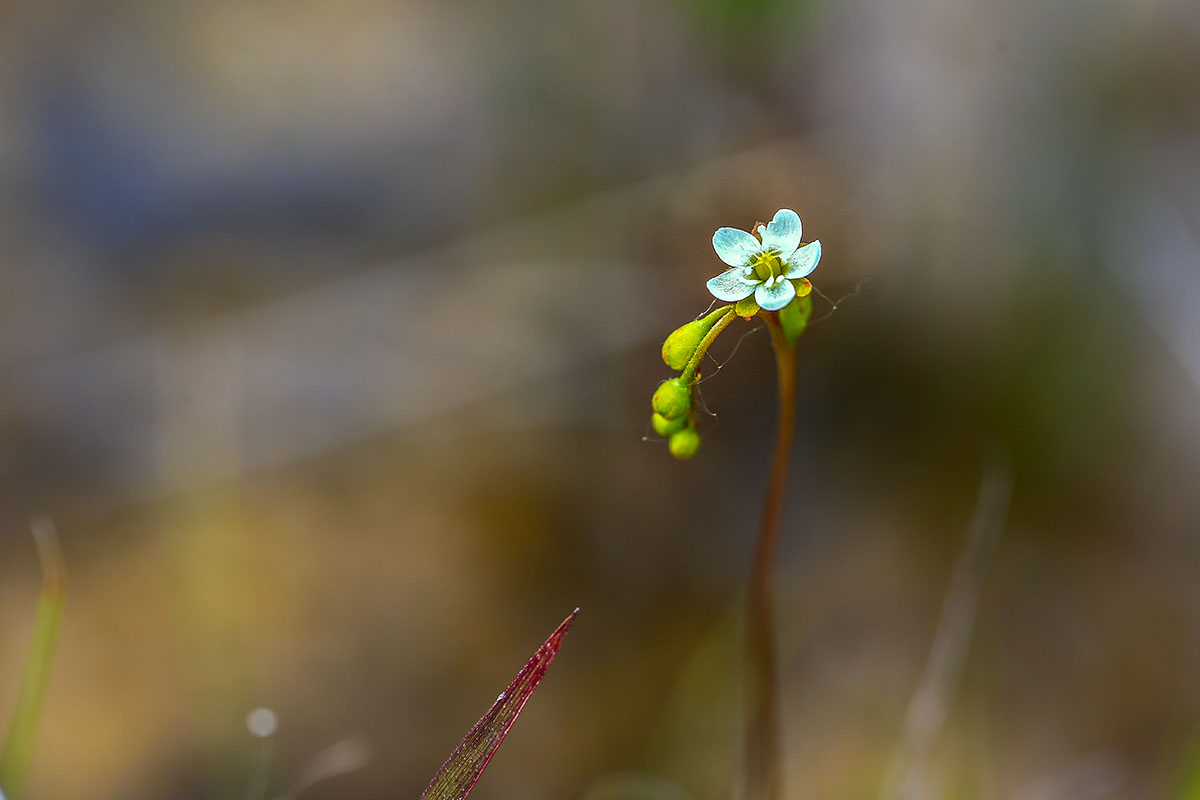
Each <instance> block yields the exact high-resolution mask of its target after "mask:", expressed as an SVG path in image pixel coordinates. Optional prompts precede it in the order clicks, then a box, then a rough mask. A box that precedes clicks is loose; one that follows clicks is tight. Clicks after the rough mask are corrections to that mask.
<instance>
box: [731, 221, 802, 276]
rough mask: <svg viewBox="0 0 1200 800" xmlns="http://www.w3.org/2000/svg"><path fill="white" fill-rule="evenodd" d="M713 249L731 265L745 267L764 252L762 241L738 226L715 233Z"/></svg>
mask: <svg viewBox="0 0 1200 800" xmlns="http://www.w3.org/2000/svg"><path fill="white" fill-rule="evenodd" d="M713 249H714V250H716V251H717V255H718V256H720V257H721V260H722V261H724V262H725V263H726V264H728V265H729V266H731V267H744V266H746V265H747V264H749V263H750V259H751V258H753V257H754V256H756V255H758V254H759V253H761V252H762V249H763V246H762V243H761V242H759V241H758V239H755V238H754V237H753V236H752V235H751V234H749V233H746V232H745V231H741V230H738V229H737V228H721V229H720V230H718V231H717V232H716V233H714V234H713ZM793 249H795V248H793Z"/></svg>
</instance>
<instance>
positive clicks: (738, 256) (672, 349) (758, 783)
mask: <svg viewBox="0 0 1200 800" xmlns="http://www.w3.org/2000/svg"><path fill="white" fill-rule="evenodd" d="M752 230H753V231H754V232H753V233H751V232H748V231H743V230H739V229H737V228H720V229H719V230H718V231H717V232H716V233H715V234H713V249H714V250H716V253H717V256H718V257H719V258H720V259H721V260H722V261H723V262H725V264H726V265H727V266H728V267H729V269H727V270H725V271H724V272H722V273H721V274H720V275H717V276H716V277H715V278H712V279H711V280H709V281H708V284H707V285H708V290H709V292H710V293H711V294H712V295H713V297H715V298H717V299H718V300H722V301H724V302H725V303H731V304H732V305H723V306H720V307H718V308H717V309H715V310H714V311H712V312H711V313H709V314H707V315H706V316H704V317H701V318H699V319H696V320H694V321H692V322H689V323H687V324H686V325H683V326H682V327H680V328H678V329H676V330H675V331H674V332H672V333H671V335H670V336H668V337H667V340H666V341H665V342H663V349H662V356H663V361H664V362H665V363H666V365H667V366H668V367H670V368H671V369H673V370H678V371H679V373H680V374H679V376H678V377H677V378H673V379H671V380H667V381H664V382H663V383H662V384H661V385H660V386H659V387H658V389H657V390H656V391H655V392H654V397H653V398H652V399H651V406H652V408H653V410H654V413H653V415H652V416H651V419H650V423H651V425H652V426H653V428H654V430H655V432H657V433H658V434H659V435H661V436H665V437H667V446H668V449H669V450H670V451H671V455H673V456H675V458H678V459H687V458H691V457H692V456H693V455H695V454H696V451H697V450H698V449H699V447H700V435H699V433H698V432H697V430H696V418H697V411H696V408H697V403H696V384H697V383H698V382H699V380H700V367H701V363H702V361H703V359H704V356H705V354H706V353H707V352H708V348H709V347H710V346H711V345H712V343H713V341H715V340H716V338H717V336H719V335H720V334H721V332H722V331H724V330H725V329H726V328H727V327H728V326H729V325H730V324H731V323H732V322H733V320H734V319H735V318H736V317H743V318H745V319H747V320H749V319H753V318H754V317H756V316H757V317H761V318H762V319H763V321H764V322H765V323H766V326H767V330H768V331H769V332H770V334H771V344H772V346H773V347H774V350H775V366H776V370H777V372H778V377H779V419H778V423H777V425H776V432H775V450H774V455H773V456H772V459H771V472H770V477H769V478H768V481H767V491H766V495H765V497H764V499H763V511H762V525H761V527H760V529H759V537H758V544H757V547H756V549H755V554H754V562H753V566H752V569H751V573H750V581H749V591H748V595H747V607H746V613H747V633H748V641H747V650H748V655H749V661H750V664H749V667H750V668H749V669H748V670H747V676H748V682H747V687H746V690H747V696H746V715H747V716H746V751H745V758H746V769H745V783H746V785H745V788H744V791H743V794H742V796H743V797H744V798H746V800H779V798H781V797H783V782H782V774H781V773H782V770H781V768H780V753H779V750H780V740H779V717H778V711H777V701H776V695H777V692H776V677H775V633H774V622H773V616H774V610H773V599H772V593H773V592H772V573H773V567H774V563H775V551H776V544H777V542H778V539H779V521H780V517H781V515H782V513H783V494H784V487H785V485H786V483H787V471H788V465H789V463H790V461H791V452H792V438H793V434H794V431H795V424H796V412H795V405H796V341H797V340H798V339H799V338H800V335H801V334H802V333H804V329H805V328H806V327H807V326H808V320H809V318H810V317H811V316H812V298H811V293H812V284H811V283H810V282H809V280H808V276H809V275H810V274H812V272H813V270H815V269H816V268H817V265H818V264H819V263H820V261H821V243H820V242H819V241H814V242H811V243H809V244H803V243H802V239H801V237H802V233H803V226H802V225H801V223H800V217H799V215H798V214H796V212H795V211H792V210H791V209H788V208H782V209H780V210H779V211H777V212H775V216H774V217H773V218H772V219H771V221H770V222H769V223H766V224H763V223H756V224H755V225H754V226H753V228H752Z"/></svg>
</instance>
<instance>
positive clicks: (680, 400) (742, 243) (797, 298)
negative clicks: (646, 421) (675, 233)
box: [650, 208, 821, 459]
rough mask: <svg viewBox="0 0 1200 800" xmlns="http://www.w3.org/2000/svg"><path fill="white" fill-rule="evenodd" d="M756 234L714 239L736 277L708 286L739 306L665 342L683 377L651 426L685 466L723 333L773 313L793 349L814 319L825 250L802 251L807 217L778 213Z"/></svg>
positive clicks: (661, 394) (665, 389) (720, 234)
mask: <svg viewBox="0 0 1200 800" xmlns="http://www.w3.org/2000/svg"><path fill="white" fill-rule="evenodd" d="M754 227H755V231H756V233H748V232H746V231H743V230H739V229H737V228H721V229H720V230H718V231H717V232H716V233H715V234H713V249H714V250H716V251H717V256H718V257H719V258H720V259H721V260H722V261H724V262H725V263H726V264H728V265H729V269H727V270H725V271H724V272H722V273H721V274H720V275H718V276H716V277H715V278H713V279H711V280H710V281H708V290H709V292H711V293H712V295H713V297H715V298H717V299H718V300H724V301H725V302H726V303H734V304H736V305H724V306H721V307H719V308H717V309H715V310H714V311H712V312H711V313H709V314H708V315H706V316H704V317H702V318H701V319H697V320H694V321H692V322H689V323H687V324H686V325H683V326H682V327H680V328H678V329H676V330H675V331H673V332H672V333H671V335H670V336H668V337H667V340H666V341H665V342H663V348H662V357H663V361H664V362H665V363H666V365H667V366H668V367H670V368H671V369H673V370H678V371H680V375H679V377H677V378H673V379H671V380H668V381H664V382H663V383H662V384H661V385H659V387H658V390H657V391H655V393H654V397H653V399H652V400H651V406H652V407H653V409H654V414H653V416H652V417H651V418H650V424H651V425H652V426H653V428H654V431H655V432H656V433H657V434H659V435H660V436H665V437H667V446H668V449H669V450H670V451H671V455H673V456H675V457H676V458H678V459H687V458H691V457H692V456H693V455H695V454H696V450H697V449H699V447H700V435H699V434H698V433H697V431H696V417H697V413H696V383H697V382H698V381H699V379H700V364H701V361H702V360H703V358H704V354H705V353H706V352H708V347H709V345H711V344H712V343H713V340H715V339H716V337H717V336H718V335H719V334H720V333H721V331H723V330H724V329H725V328H726V327H727V326H728V325H729V324H730V323H731V322H732V321H733V319H734V318H735V317H738V316H741V317H745V318H746V319H750V318H751V317H753V316H755V315H756V314H762V313H766V314H770V315H771V319H770V320H768V325H776V326H778V328H777V329H778V330H780V331H781V332H782V336H783V338H784V339H786V341H787V343H788V346H789V347H792V346H794V345H795V342H796V339H797V338H798V337H799V336H800V334H801V333H803V332H804V328H805V327H806V326H807V324H808V318H809V315H810V314H811V313H812V301H811V299H810V298H809V294H810V293H811V292H812V284H811V283H809V281H808V275H810V274H811V273H812V271H813V270H814V269H816V268H817V264H818V263H819V262H820V260H821V243H820V242H819V241H815V242H812V243H810V244H806V245H801V233H802V226H801V224H800V217H799V216H798V215H797V214H796V212H795V211H792V210H791V209H788V208H781V209H780V210H779V211H777V212H775V216H774V218H773V219H772V220H771V221H770V222H769V223H767V224H765V225H763V224H758V225H756V226H754Z"/></svg>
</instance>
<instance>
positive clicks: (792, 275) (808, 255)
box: [783, 239, 821, 280]
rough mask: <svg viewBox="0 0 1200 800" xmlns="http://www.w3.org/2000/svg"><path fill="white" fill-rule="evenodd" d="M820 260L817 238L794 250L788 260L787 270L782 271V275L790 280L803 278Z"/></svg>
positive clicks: (819, 247)
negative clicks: (794, 252) (793, 253)
mask: <svg viewBox="0 0 1200 800" xmlns="http://www.w3.org/2000/svg"><path fill="white" fill-rule="evenodd" d="M820 261H821V240H820V239H818V240H817V241H815V242H811V243H809V244H806V245H804V247H801V248H800V249H799V250H797V251H796V254H795V255H793V256H792V258H791V260H790V261H789V262H788V265H787V271H786V272H784V273H783V276H784V277H785V278H789V279H791V280H796V279H797V278H803V277H805V276H807V275H808V274H809V273H811V272H812V271H813V270H814V269H816V268H817V264H818V263H820Z"/></svg>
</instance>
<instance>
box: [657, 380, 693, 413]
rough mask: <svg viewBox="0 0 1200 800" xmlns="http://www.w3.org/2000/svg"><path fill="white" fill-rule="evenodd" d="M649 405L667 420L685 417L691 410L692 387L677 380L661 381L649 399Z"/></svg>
mask: <svg viewBox="0 0 1200 800" xmlns="http://www.w3.org/2000/svg"><path fill="white" fill-rule="evenodd" d="M650 405H651V406H652V407H653V408H654V411H655V413H657V414H661V415H662V416H664V417H666V418H667V419H679V418H680V417H686V416H687V413H688V412H689V411H691V410H692V387H690V386H688V385H687V384H686V383H684V382H683V381H681V380H680V379H679V378H675V379H673V380H669V381H663V382H662V384H660V385H659V387H658V390H657V391H655V392H654V397H652V398H650Z"/></svg>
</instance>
